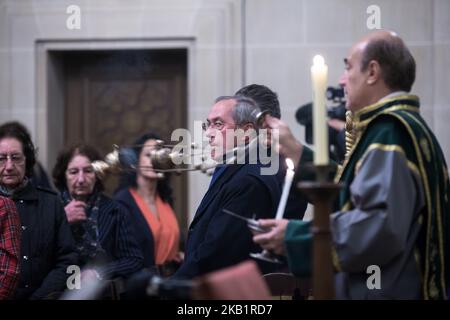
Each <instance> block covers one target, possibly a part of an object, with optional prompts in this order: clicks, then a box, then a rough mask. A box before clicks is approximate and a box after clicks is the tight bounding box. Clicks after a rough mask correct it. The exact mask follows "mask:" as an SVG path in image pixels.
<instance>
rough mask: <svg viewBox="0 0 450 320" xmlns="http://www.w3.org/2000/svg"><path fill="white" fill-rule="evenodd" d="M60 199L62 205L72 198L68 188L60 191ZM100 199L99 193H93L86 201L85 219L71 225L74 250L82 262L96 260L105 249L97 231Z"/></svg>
mask: <svg viewBox="0 0 450 320" xmlns="http://www.w3.org/2000/svg"><path fill="white" fill-rule="evenodd" d="M61 199H62V202H63V205H64V206H66V205H67V204H69V202H70V201H72V200H73V198H72V196H71V195H70V193H69V192H68V190H64V191H62V193H61ZM100 200H101V195H100V193H93V194H92V195H91V196H90V197H89V199H88V201H87V202H86V204H87V206H86V217H87V219H86V220H85V221H82V222H79V223H74V224H72V225H71V229H72V234H73V237H74V239H75V243H76V250H77V252H78V253H79V255H80V259H81V261H82V262H83V263H88V262H93V261H97V260H99V259H102V258H103V257H104V253H105V251H104V250H103V248H102V246H101V244H100V241H99V232H98V211H99V204H100Z"/></svg>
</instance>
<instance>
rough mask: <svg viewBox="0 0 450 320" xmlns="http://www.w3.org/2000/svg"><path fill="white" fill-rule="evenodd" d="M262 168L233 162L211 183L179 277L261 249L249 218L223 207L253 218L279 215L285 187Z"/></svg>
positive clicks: (231, 262)
mask: <svg viewBox="0 0 450 320" xmlns="http://www.w3.org/2000/svg"><path fill="white" fill-rule="evenodd" d="M260 169H261V165H259V164H256V165H250V164H248V165H229V166H228V167H227V168H226V169H225V171H224V172H223V173H222V175H221V176H220V177H219V178H218V179H217V180H216V181H215V183H214V184H213V185H212V186H210V188H209V190H208V191H207V193H206V194H205V196H204V198H203V200H202V202H201V204H200V206H199V207H198V209H197V212H196V214H195V217H194V219H193V221H192V223H191V225H190V227H189V233H188V237H187V243H186V250H185V260H184V263H183V264H182V265H181V267H180V269H179V270H178V271H177V272H176V273H175V275H174V277H175V278H186V279H190V278H193V277H196V276H199V275H202V274H204V273H208V272H211V271H214V270H218V269H222V268H225V267H228V266H231V265H234V264H237V263H239V262H241V261H244V260H246V259H250V257H249V253H250V252H260V251H261V248H260V247H259V246H258V245H256V244H255V243H253V241H252V234H251V232H250V230H249V229H248V227H247V224H246V223H245V221H242V220H240V219H237V218H235V217H233V216H230V215H228V214H226V213H224V212H223V211H222V209H224V208H226V209H228V210H230V211H233V212H235V213H238V214H240V215H244V216H246V217H249V218H251V217H252V216H253V215H255V216H256V218H271V217H274V216H275V212H276V210H277V206H278V202H279V199H280V196H281V190H280V189H281V188H280V185H279V182H278V180H277V177H276V176H275V175H272V176H262V175H261V174H260ZM263 272H264V270H263Z"/></svg>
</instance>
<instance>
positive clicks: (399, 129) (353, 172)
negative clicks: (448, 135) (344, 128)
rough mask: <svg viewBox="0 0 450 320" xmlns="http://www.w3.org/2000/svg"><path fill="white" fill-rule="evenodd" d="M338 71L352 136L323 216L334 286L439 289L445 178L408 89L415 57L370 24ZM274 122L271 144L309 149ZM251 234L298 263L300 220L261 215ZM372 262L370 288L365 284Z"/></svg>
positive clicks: (407, 292)
mask: <svg viewBox="0 0 450 320" xmlns="http://www.w3.org/2000/svg"><path fill="white" fill-rule="evenodd" d="M345 66H346V70H345V73H344V75H343V77H342V78H341V84H342V85H343V86H344V88H345V92H346V96H347V109H349V110H350V111H351V112H352V114H353V130H352V132H349V134H351V135H352V137H353V141H355V143H354V145H352V146H349V147H351V151H350V152H349V154H347V156H346V160H345V163H344V165H343V166H342V167H341V168H340V169H339V171H338V172H337V174H336V177H335V180H336V181H340V182H341V183H343V184H344V187H343V189H342V190H341V192H340V194H339V197H338V207H337V208H336V209H337V212H335V213H334V214H332V216H331V228H332V235H333V247H334V252H333V253H334V254H333V256H334V257H333V258H334V259H333V260H334V266H335V270H336V271H337V274H336V295H337V297H338V298H345V299H446V298H447V297H448V296H447V295H448V293H449V282H450V279H449V277H450V270H449V266H450V260H449V255H450V253H449V252H450V250H449V249H450V248H449V245H450V243H449V242H450V240H449V228H450V219H449V214H450V206H449V199H450V187H449V182H448V181H449V180H448V171H447V167H446V164H445V159H444V156H443V154H442V151H441V148H440V146H439V144H438V142H437V140H436V138H435V137H434V135H433V133H432V132H431V131H430V129H429V128H428V126H427V125H426V123H425V121H424V120H423V118H422V117H421V116H420V114H419V99H418V97H417V96H414V95H411V94H409V93H408V92H409V91H410V90H411V87H412V84H413V83H414V79H415V61H414V58H413V57H412V55H411V53H410V51H409V50H408V48H407V47H406V46H405V44H404V42H403V41H402V40H401V39H400V38H399V37H398V36H397V35H396V34H394V33H391V32H387V31H376V32H373V33H371V34H369V35H368V36H366V37H364V38H363V39H362V40H361V41H359V42H357V43H356V44H355V45H354V46H353V47H352V48H351V50H350V53H349V55H348V57H347V58H346V59H345ZM266 125H267V127H269V128H271V129H278V130H279V135H280V152H281V153H282V154H284V155H285V156H286V157H290V158H292V159H293V160H294V161H297V162H295V163H299V169H298V170H297V171H300V174H301V173H302V172H301V171H302V168H301V166H302V164H303V163H305V162H308V161H311V159H312V152H311V150H309V149H307V148H306V147H303V146H302V145H301V144H300V143H299V142H298V141H296V140H295V138H294V137H293V136H292V134H291V132H290V130H289V128H288V127H287V125H286V124H285V123H283V122H281V121H279V120H277V119H274V118H271V117H267V118H266ZM260 225H261V226H262V227H272V228H273V229H272V230H271V231H270V232H269V233H266V234H261V235H256V236H254V241H256V242H257V243H259V244H261V245H262V246H263V248H265V249H268V250H273V251H274V252H276V253H278V254H286V255H287V257H288V261H289V265H290V268H291V269H292V271H293V272H294V273H297V274H305V273H308V272H309V271H310V270H308V268H309V266H310V263H309V261H308V259H310V252H311V250H310V247H311V231H310V228H309V225H308V223H306V222H302V221H288V220H281V221H275V220H263V221H260ZM372 265H375V266H378V267H379V268H380V271H381V281H380V285H381V287H380V288H376V289H370V288H369V286H368V285H367V283H368V277H369V276H370V273H369V274H368V273H367V270H368V268H369V267H370V266H372Z"/></svg>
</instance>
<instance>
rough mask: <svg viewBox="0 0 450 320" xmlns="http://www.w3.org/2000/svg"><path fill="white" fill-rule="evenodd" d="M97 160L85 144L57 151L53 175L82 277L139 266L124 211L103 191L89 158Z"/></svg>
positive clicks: (102, 275) (126, 274) (109, 275)
mask: <svg viewBox="0 0 450 320" xmlns="http://www.w3.org/2000/svg"><path fill="white" fill-rule="evenodd" d="M95 160H100V156H99V154H98V152H97V151H96V150H95V149H94V148H92V147H90V146H88V145H82V144H80V145H75V146H73V147H71V148H69V149H68V150H66V151H63V152H62V153H60V154H59V156H58V159H57V162H56V165H55V168H54V169H53V178H54V183H55V186H56V187H57V188H58V189H59V191H60V196H61V200H62V202H63V205H64V209H65V212H66V216H67V220H68V221H69V224H70V227H71V230H72V234H73V236H74V238H75V242H76V250H77V252H78V255H79V258H80V261H81V265H82V267H84V268H85V269H84V271H83V272H82V279H86V278H91V277H96V278H98V279H111V278H114V277H129V276H130V275H131V274H132V273H134V272H136V271H138V270H139V269H141V267H142V255H141V253H140V250H139V248H138V247H137V244H136V241H135V240H134V237H133V235H132V234H131V233H130V229H129V225H128V217H127V214H126V213H125V212H124V211H123V209H122V208H121V207H120V206H119V205H118V204H117V203H116V202H114V201H113V200H111V199H110V198H108V197H107V196H105V195H104V194H103V193H102V190H103V184H102V182H101V181H100V180H99V179H98V178H97V177H96V174H95V172H94V169H93V167H92V162H93V161H95Z"/></svg>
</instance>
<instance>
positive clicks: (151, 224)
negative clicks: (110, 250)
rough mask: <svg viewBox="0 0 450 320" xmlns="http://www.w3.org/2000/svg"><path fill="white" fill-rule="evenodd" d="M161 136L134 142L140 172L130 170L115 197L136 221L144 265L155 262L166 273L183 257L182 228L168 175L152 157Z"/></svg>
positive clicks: (150, 264)
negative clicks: (160, 171) (157, 169)
mask: <svg viewBox="0 0 450 320" xmlns="http://www.w3.org/2000/svg"><path fill="white" fill-rule="evenodd" d="M156 140H159V137H158V136H157V135H156V134H153V133H147V134H145V135H143V136H142V137H140V138H139V139H138V140H137V141H135V143H134V147H133V150H132V153H133V154H132V156H131V158H135V161H133V162H136V163H135V164H137V168H138V169H137V170H136V172H128V173H126V174H125V175H124V176H123V177H122V180H121V185H120V187H119V192H117V193H116V195H115V197H114V199H115V200H117V201H118V202H119V203H121V204H122V205H124V206H125V207H126V208H127V209H128V211H129V212H130V214H131V217H132V219H133V220H134V223H133V225H134V229H135V235H136V238H137V241H138V243H139V246H140V248H141V250H142V254H143V256H144V266H145V267H153V266H154V265H155V264H156V266H157V267H158V269H159V271H160V272H161V274H162V275H169V274H171V273H173V272H174V271H175V269H176V267H177V266H178V264H179V263H180V262H181V260H182V253H181V252H180V251H179V242H180V228H179V226H178V221H177V219H176V216H175V213H174V212H173V209H172V206H171V205H172V189H171V188H170V186H169V183H168V178H167V177H162V178H161V175H160V174H159V175H158V174H157V173H156V172H155V171H153V169H152V164H151V161H150V158H149V156H148V154H149V152H150V150H152V148H154V147H155V145H156Z"/></svg>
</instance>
